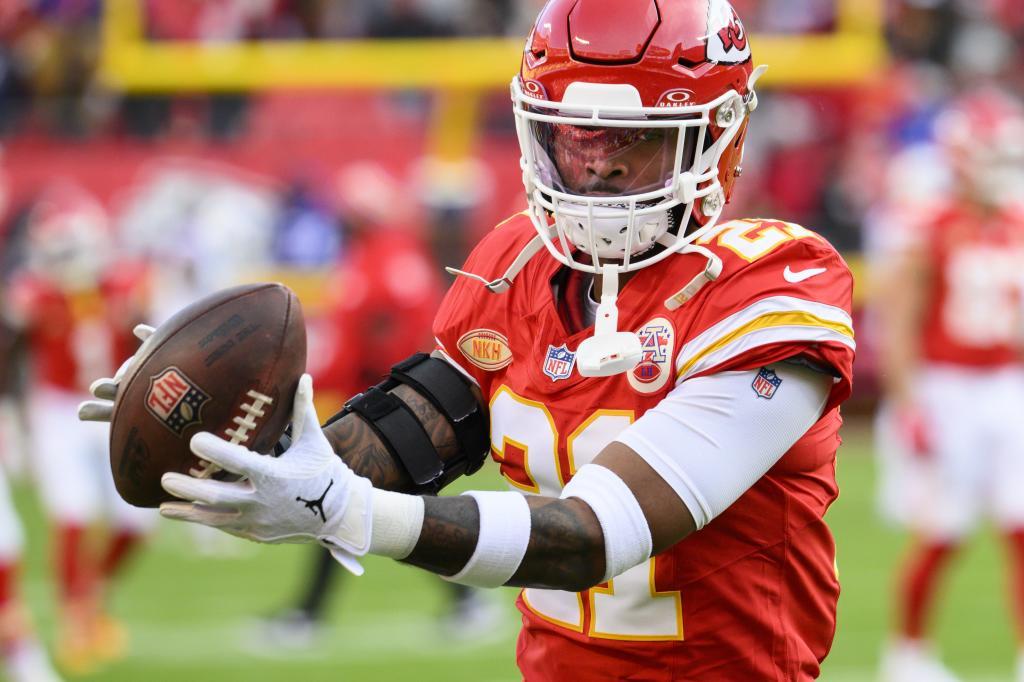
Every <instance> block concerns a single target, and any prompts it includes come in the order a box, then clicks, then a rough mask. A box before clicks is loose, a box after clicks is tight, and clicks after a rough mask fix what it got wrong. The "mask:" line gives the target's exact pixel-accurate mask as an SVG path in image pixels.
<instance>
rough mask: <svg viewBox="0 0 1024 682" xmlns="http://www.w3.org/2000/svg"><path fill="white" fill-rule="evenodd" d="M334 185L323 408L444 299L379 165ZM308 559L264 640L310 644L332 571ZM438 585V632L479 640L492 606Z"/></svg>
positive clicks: (316, 330) (413, 218)
mask: <svg viewBox="0 0 1024 682" xmlns="http://www.w3.org/2000/svg"><path fill="white" fill-rule="evenodd" d="M335 184H336V186H335V188H334V189H335V192H336V194H337V196H338V199H339V204H340V205H339V208H338V212H339V214H340V216H341V221H342V224H343V228H344V247H343V249H342V254H343V255H342V257H341V261H340V262H339V263H338V266H337V268H336V271H335V273H334V276H333V277H332V281H330V283H329V286H328V294H327V295H328V304H327V312H326V314H324V315H322V316H321V317H320V319H319V320H317V321H316V322H315V323H314V324H313V325H311V329H310V333H311V338H310V345H311V351H310V353H309V356H310V360H309V362H310V371H311V372H312V373H313V375H314V377H315V382H316V386H317V390H318V391H319V394H320V396H319V397H318V402H323V403H325V405H324V409H325V410H335V409H336V408H337V405H339V404H341V403H342V402H344V400H346V399H348V398H350V397H352V396H353V395H355V394H356V393H358V392H359V391H361V390H362V389H363V388H365V387H366V386H372V385H374V384H376V383H377V382H379V381H380V380H381V378H382V377H384V376H386V375H387V374H389V373H390V371H391V367H392V366H394V365H395V364H396V363H398V362H400V361H401V360H403V359H405V358H407V357H409V356H410V355H412V354H414V353H416V352H417V351H429V350H430V349H431V348H432V347H433V345H434V341H433V338H432V336H431V324H432V322H433V318H434V314H435V312H436V310H437V307H438V305H440V302H441V297H442V295H443V293H444V282H443V281H442V278H441V276H440V269H439V268H438V266H437V265H436V263H435V262H434V260H433V257H432V255H431V251H430V245H429V243H428V240H427V235H426V234H424V232H425V228H424V227H423V226H422V224H421V223H422V219H420V216H419V215H417V214H416V212H415V211H414V210H412V208H411V207H412V206H414V205H415V203H414V202H412V201H410V200H409V198H408V197H405V196H403V188H402V187H401V186H400V185H399V183H398V181H397V180H396V179H395V178H394V177H393V176H392V175H391V174H390V173H389V172H388V171H387V170H385V169H384V168H383V167H382V166H380V165H378V164H375V163H370V162H357V163H353V164H351V165H349V166H347V167H345V168H344V169H342V170H341V171H340V172H339V173H338V174H337V177H336V183H335ZM293 237H294V235H293ZM294 241H296V240H294V239H293V242H294ZM310 554H311V557H312V565H311V567H310V568H311V570H310V573H309V574H308V577H307V578H306V579H305V580H303V581H302V582H301V584H300V590H299V595H298V598H297V600H296V601H295V603H294V605H293V606H292V607H291V608H289V609H287V610H285V611H283V612H282V613H280V614H278V615H277V616H274V617H272V618H270V619H268V620H267V621H266V622H265V623H264V625H265V627H264V628H263V630H264V632H263V634H264V638H265V639H266V640H268V642H267V643H271V644H274V645H276V646H282V647H285V648H305V647H309V646H312V645H313V644H314V643H315V642H316V634H317V632H318V630H319V629H320V628H321V626H322V625H323V621H324V618H325V615H326V613H325V612H326V610H327V607H328V598H329V596H330V592H331V587H332V586H333V585H334V583H335V581H336V580H338V578H339V576H338V568H339V567H338V564H337V562H336V561H335V560H334V559H333V558H332V557H331V555H330V553H329V552H327V551H325V550H324V549H322V548H320V547H317V548H315V549H313V550H311V551H310ZM441 585H442V589H444V590H446V591H448V592H450V594H451V603H450V606H449V608H448V610H447V612H446V613H445V614H444V615H443V617H442V619H441V626H442V628H443V629H444V631H445V634H446V635H448V636H453V637H457V638H472V637H477V636H484V635H486V634H487V633H488V628H489V627H490V626H492V625H493V624H494V623H495V621H496V620H497V619H498V618H499V613H498V610H497V608H496V605H495V604H494V603H493V602H491V601H490V600H489V599H487V598H486V597H485V596H483V595H482V594H480V593H479V592H478V591H477V590H474V589H473V588H470V587H466V586H464V585H457V584H455V583H449V582H442V583H441Z"/></svg>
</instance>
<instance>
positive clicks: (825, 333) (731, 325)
mask: <svg viewBox="0 0 1024 682" xmlns="http://www.w3.org/2000/svg"><path fill="white" fill-rule="evenodd" d="M830 341H831V342H835V343H839V344H842V345H844V346H846V347H848V348H850V350H856V341H855V340H854V332H853V320H852V318H851V317H850V315H849V313H847V312H846V311H845V310H843V309H842V308H838V307H836V306H832V305H828V304H825V303H819V302H816V301H811V300H807V299H801V298H796V297H793V296H771V297H768V298H763V299H761V300H759V301H756V302H754V303H752V304H751V305H749V306H747V307H746V308H743V309H742V310H740V311H738V312H735V313H733V314H731V315H729V316H728V317H726V318H725V319H723V320H721V321H720V322H718V323H717V324H714V325H712V326H711V327H710V328H708V329H707V330H705V331H704V332H702V333H701V334H699V335H698V336H696V337H695V338H693V339H692V340H690V341H688V342H687V343H685V344H684V345H683V347H682V349H681V350H680V352H679V355H678V356H677V359H676V378H677V380H678V381H684V380H686V379H688V378H690V377H693V376H697V375H699V374H701V373H703V372H706V371H707V370H709V369H711V368H713V367H716V366H718V365H721V364H724V363H726V362H728V361H729V360H730V359H732V358H735V357H739V356H741V355H743V354H744V353H747V352H748V351H750V350H751V349H752V348H756V347H758V346H765V345H773V344H779V343H787V342H793V343H806V342H814V343H825V342H830Z"/></svg>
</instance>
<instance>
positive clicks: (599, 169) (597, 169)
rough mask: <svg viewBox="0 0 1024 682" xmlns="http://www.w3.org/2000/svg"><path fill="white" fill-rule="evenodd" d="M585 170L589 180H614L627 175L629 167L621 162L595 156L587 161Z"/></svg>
mask: <svg viewBox="0 0 1024 682" xmlns="http://www.w3.org/2000/svg"><path fill="white" fill-rule="evenodd" d="M586 169H587V176H588V177H589V178H590V179H591V180H595V179H596V180H616V179H621V178H625V177H626V176H627V175H629V167H628V166H626V164H625V163H623V162H622V161H621V160H619V159H608V158H602V157H600V156H596V155H595V156H594V157H591V158H589V159H587V165H586Z"/></svg>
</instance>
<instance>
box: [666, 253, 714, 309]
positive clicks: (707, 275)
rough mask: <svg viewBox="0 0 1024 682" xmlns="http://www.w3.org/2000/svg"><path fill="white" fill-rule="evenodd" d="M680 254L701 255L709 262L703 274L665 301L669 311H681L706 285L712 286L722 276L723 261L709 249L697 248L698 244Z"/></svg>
mask: <svg viewBox="0 0 1024 682" xmlns="http://www.w3.org/2000/svg"><path fill="white" fill-rule="evenodd" d="M680 253H681V254H682V253H699V254H700V255H702V256H704V257H705V258H707V260H708V262H707V265H705V266H704V270H703V272H701V273H700V274H698V275H697V276H696V277H694V278H693V279H692V280H690V283H689V284H687V285H686V286H685V287H683V288H682V289H681V290H680V291H679V292H678V293H676V294H675V295H674V296H671V297H669V298H668V300H666V301H665V307H666V308H668V309H669V310H679V309H680V308H682V307H683V305H685V304H686V302H687V301H689V300H690V299H692V298H693V297H694V296H696V295H697V294H698V293H699V292H700V290H701V289H703V288H704V287H705V286H706V285H708V284H711V283H712V282H714V281H715V280H716V279H718V278H719V277H720V276H721V275H722V259H721V258H719V257H718V256H717V255H716V254H714V253H713V252H712V251H710V250H709V249H706V248H704V247H703V246H697V245H696V244H690V245H689V246H687V247H685V248H684V249H683V250H682V251H680Z"/></svg>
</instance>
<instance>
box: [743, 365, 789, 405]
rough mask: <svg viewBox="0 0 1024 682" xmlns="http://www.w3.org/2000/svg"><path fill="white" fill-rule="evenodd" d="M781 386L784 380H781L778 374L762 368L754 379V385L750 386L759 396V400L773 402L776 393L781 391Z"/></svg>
mask: <svg viewBox="0 0 1024 682" xmlns="http://www.w3.org/2000/svg"><path fill="white" fill-rule="evenodd" d="M781 385H782V379H780V378H779V375H778V374H776V373H775V372H773V371H772V370H770V369H768V368H767V367H762V368H761V371H760V372H758V373H757V376H756V377H754V383H752V384H751V385H750V386H751V388H753V389H754V393H756V394H757V397H758V398H764V399H766V400H771V399H772V397H773V396H774V395H775V391H777V390H779V386H781Z"/></svg>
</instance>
